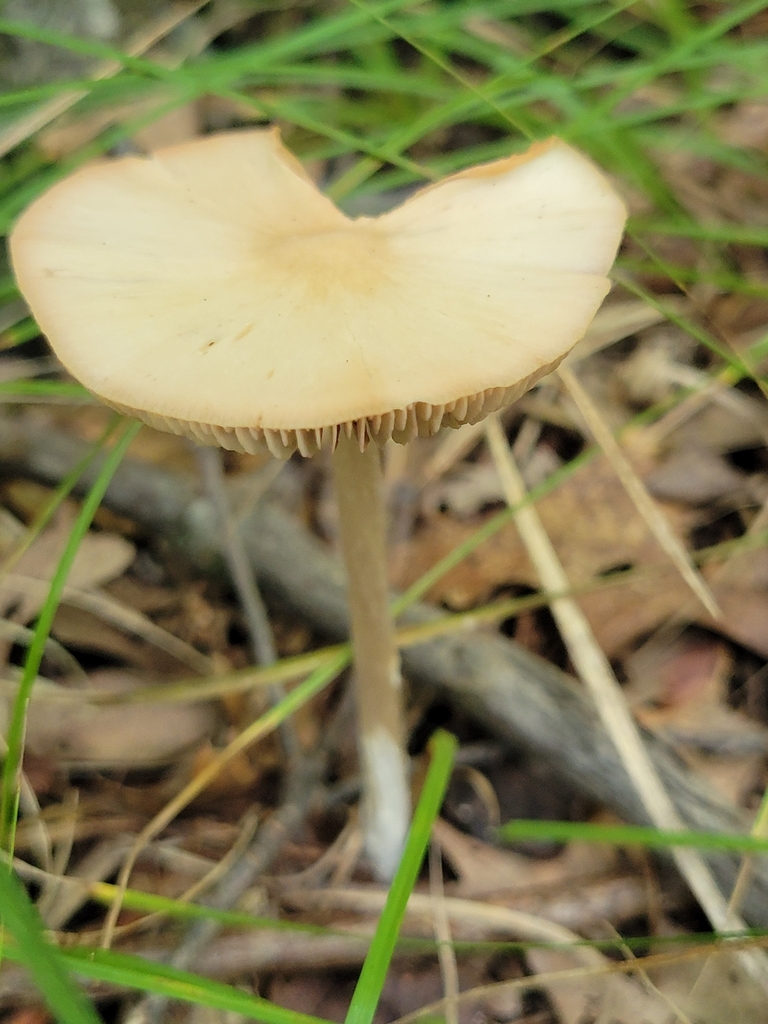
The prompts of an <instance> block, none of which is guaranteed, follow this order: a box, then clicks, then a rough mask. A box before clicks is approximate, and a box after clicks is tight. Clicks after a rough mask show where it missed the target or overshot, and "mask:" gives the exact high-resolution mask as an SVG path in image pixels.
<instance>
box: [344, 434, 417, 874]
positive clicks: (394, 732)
mask: <svg viewBox="0 0 768 1024" xmlns="http://www.w3.org/2000/svg"><path fill="white" fill-rule="evenodd" d="M380 460H381V455H380V451H379V447H378V445H375V444H369V445H368V446H367V447H366V448H365V450H364V451H361V450H360V444H359V442H358V439H357V437H356V436H354V435H352V436H351V437H347V436H346V435H345V434H344V433H343V432H342V434H341V437H340V438H339V443H338V445H337V447H336V450H335V452H334V453H333V474H334V479H335V482H336V499H337V502H338V508H339V526H340V537H341V547H342V552H343V555H344V563H345V565H346V569H347V589H348V594H349V613H350V633H351V637H352V646H353V651H354V681H355V699H356V703H357V721H358V746H359V750H360V768H361V773H362V781H363V817H364V833H365V848H366V852H367V854H368V857H369V859H370V861H371V864H372V866H373V869H374V871H375V873H376V875H377V876H378V877H379V878H380V879H382V880H384V881H386V880H389V879H391V878H392V876H393V875H394V872H395V869H396V867H397V864H398V861H399V858H400V854H401V853H402V848H403V844H404V842H405V834H406V832H407V830H408V822H409V819H410V804H411V800H410V787H409V782H408V757H407V754H406V752H405V749H404V747H403V716H402V699H401V676H400V656H399V654H398V650H397V645H396V643H395V630H394V623H393V621H392V616H391V614H390V611H389V587H388V582H387V560H386V512H385V507H384V496H383V481H382V473H381V461H380Z"/></svg>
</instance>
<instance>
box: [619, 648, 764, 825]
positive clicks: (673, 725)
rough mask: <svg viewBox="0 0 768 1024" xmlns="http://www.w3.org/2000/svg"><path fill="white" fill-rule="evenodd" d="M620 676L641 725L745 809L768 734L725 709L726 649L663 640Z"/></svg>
mask: <svg viewBox="0 0 768 1024" xmlns="http://www.w3.org/2000/svg"><path fill="white" fill-rule="evenodd" d="M625 670H626V672H627V675H628V677H629V683H628V685H627V686H626V687H625V688H624V694H625V696H626V698H627V700H628V701H629V703H630V705H631V706H632V708H633V710H634V713H635V715H636V717H637V718H638V719H639V721H640V722H641V723H642V724H643V725H645V726H646V727H647V728H649V729H653V730H655V731H658V732H661V733H662V734H663V735H665V736H666V737H667V738H668V739H670V740H671V741H672V742H673V743H675V745H676V746H677V747H678V749H680V750H681V752H682V753H683V754H684V756H685V758H686V760H687V761H688V762H689V763H690V764H691V766H692V767H693V768H695V769H696V771H697V773H698V774H699V775H701V776H702V777H704V778H706V779H707V780H708V781H709V782H710V783H711V785H712V786H713V787H714V788H716V789H717V790H718V791H719V792H720V793H722V794H723V795H725V796H727V797H728V799H729V800H731V801H732V802H733V803H735V804H737V805H739V804H741V803H743V801H744V797H745V794H748V793H749V791H750V790H751V789H752V787H753V786H754V784H755V782H756V780H757V779H758V777H759V773H760V768H761V765H762V762H763V758H764V754H765V751H766V749H768V729H766V728H764V727H763V726H761V725H759V724H758V723H757V722H753V721H751V720H750V719H748V718H746V717H745V716H744V715H742V714H741V713H740V712H737V711H733V710H731V708H729V707H728V679H729V677H730V674H731V670H732V664H731V658H730V655H729V652H728V650H727V648H726V647H725V645H724V644H722V643H720V642H718V641H717V640H714V639H711V638H709V637H703V636H701V637H691V636H682V637H674V638H672V639H670V638H669V637H666V636H664V635H662V636H660V637H658V638H656V639H655V640H652V641H650V642H649V643H647V644H645V645H644V647H642V648H640V649H639V650H638V651H636V652H634V653H633V654H632V655H630V656H629V657H628V658H627V659H626V661H625ZM740 750H741V754H739V751H740ZM704 751H712V753H706V752H704ZM718 751H722V753H718Z"/></svg>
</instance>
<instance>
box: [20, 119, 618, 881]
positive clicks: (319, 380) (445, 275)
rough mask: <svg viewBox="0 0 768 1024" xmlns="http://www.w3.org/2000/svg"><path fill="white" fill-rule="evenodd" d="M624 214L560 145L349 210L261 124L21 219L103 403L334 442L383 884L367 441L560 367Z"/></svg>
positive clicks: (453, 420) (262, 436)
mask: <svg viewBox="0 0 768 1024" xmlns="http://www.w3.org/2000/svg"><path fill="white" fill-rule="evenodd" d="M624 221H625V210H624V207H623V205H622V203H621V200H620V199H619V198H618V197H617V195H616V194H615V193H614V191H613V189H612V188H611V186H610V184H609V183H608V181H607V180H606V179H605V178H604V177H603V175H602V174H601V173H600V172H599V171H598V170H597V169H596V168H595V167H594V166H593V165H592V164H591V163H590V162H589V160H587V159H586V158H585V157H583V156H581V155H580V154H579V153H577V152H576V151H575V150H573V149H571V148H570V147H569V146H567V145H565V144H564V143H562V142H560V141H559V140H557V139H552V140H550V141H547V142H543V143H538V144H535V145H533V146H532V147H531V148H530V149H529V150H528V151H527V152H526V153H524V154H522V155H517V156H511V157H508V158H506V159H503V160H497V161H495V162H493V163H489V164H485V165H481V166H477V167H473V168H470V169H469V170H465V171H462V172H460V173H458V174H454V175H453V176H451V177H449V178H447V179H445V180H444V181H442V182H440V183H439V184H437V185H432V186H430V187H427V188H425V189H423V190H422V191H420V192H418V193H417V194H415V195H414V196H413V197H412V198H410V199H408V200H407V201H406V202H405V203H403V205H401V206H399V207H398V208H396V209H394V210H392V211H390V212H388V213H385V214H384V215H382V216H380V217H375V218H370V217H360V218H357V219H354V220H353V219H350V218H348V217H347V216H345V215H344V214H343V213H342V212H341V211H340V210H339V209H338V208H337V207H336V206H334V205H333V203H332V202H331V201H330V200H329V199H328V198H327V197H325V196H324V195H322V194H321V193H320V192H319V191H318V189H317V188H316V186H315V185H314V183H313V182H312V181H311V180H310V178H309V177H308V176H307V174H306V172H305V171H304V170H303V168H302V166H301V164H300V163H299V162H298V161H297V160H296V158H295V157H293V156H292V155H291V154H290V153H289V152H288V151H287V150H286V149H285V148H284V147H283V145H282V143H281V141H280V138H279V135H278V133H277V131H276V130H266V129H260V130H248V131H243V132H231V133H224V134H220V135H214V136H209V137H206V138H202V139H198V140H195V141H193V142H189V143H185V144H183V145H179V146H173V147H170V148H167V149H161V150H158V151H157V152H154V153H153V154H151V155H150V156H148V157H144V156H129V157H122V158H119V159H116V160H105V161H100V162H98V163H93V164H90V165H88V166H86V167H84V168H82V169H81V170H79V171H77V172H76V173H74V174H72V175H71V176H70V177H69V178H66V179H65V180H63V181H61V182H59V183H58V184H56V185H54V186H53V187H52V188H51V189H50V190H49V191H47V192H46V193H44V194H43V195H42V196H41V197H40V198H39V199H37V200H36V201H35V202H34V203H33V204H32V205H31V206H30V207H29V208H28V209H27V210H26V212H25V213H24V214H23V215H22V216H21V218H20V219H19V221H18V223H17V225H16V227H15V230H14V231H13V234H12V237H11V254H12V260H13V266H14V269H15V272H16V276H17V278H18V282H19V286H20V288H21V290H22V292H23V294H24V296H25V298H26V299H27V301H28V302H29V305H30V307H31V309H32V311H33V313H34V315H35V316H36V318H37V320H38V323H39V324H40V326H41V328H42V330H43V331H44V333H45V334H46V335H47V337H48V339H49V341H50V343H51V345H52V346H53V349H54V350H55V352H56V354H57V355H58V356H59V358H60V359H61V361H62V363H63V364H64V366H65V367H66V368H67V369H68V370H69V371H70V372H71V373H72V374H73V375H74V376H75V377H76V378H78V379H79V380H80V381H82V383H83V384H84V385H85V386H86V387H87V388H89V389H90V390H91V391H92V392H93V393H94V394H95V395H97V396H98V397H99V398H101V399H102V400H103V401H105V402H106V403H108V404H109V405H111V406H113V407H114V408H116V409H118V410H120V411H121V412H125V413H127V414H130V415H133V416H138V417H140V418H141V419H142V420H144V421H146V422H147V423H149V424H151V425H152V426H154V427H159V428H161V429H164V430H170V431H173V432H175V433H178V434H185V435H187V436H189V437H191V438H193V439H194V440H196V441H198V442H200V443H202V444H214V445H216V444H218V445H221V446H222V447H224V448H228V449H232V450H235V451H243V452H256V451H257V450H259V449H262V448H263V447H264V446H266V447H267V448H268V449H269V451H270V452H272V454H273V455H276V456H277V457H278V458H286V457H288V456H289V455H291V453H292V452H294V451H295V450H298V451H299V452H300V453H301V454H302V455H305V456H309V455H313V454H314V453H316V452H317V451H319V450H321V449H327V450H330V451H332V452H333V467H334V474H335V482H336V487H337V494H338V501H339V509H340V525H341V539H342V549H343V554H344V560H345V563H346V568H347V574H348V580H349V596H350V612H351V635H352V641H353V648H354V662H355V670H354V675H355V679H356V687H357V689H356V697H357V710H358V716H359V746H360V753H361V766H362V775H363V791H364V809H365V836H366V849H367V852H368V854H369V856H370V858H371V860H372V863H373V866H374V869H375V871H376V873H377V875H378V876H379V877H381V878H383V879H386V878H388V877H391V875H392V874H393V872H394V869H395V867H396V865H397V861H398V857H399V854H400V851H401V848H402V844H403V841H404V836H405V832H406V830H407V823H408V816H409V807H410V798H409V784H408V770H407V769H408V761H407V757H406V755H405V753H404V751H403V745H402V732H403V727H402V713H401V707H400V705H401V697H400V673H399V659H398V657H397V652H396V647H395V643H394V630H393V624H392V621H391V616H390V614H389V611H388V589H387V578H386V571H385V546H384V544H385V542H384V532H385V531H384V524H385V515H384V510H383V502H382V488H381V479H380V456H379V446H381V445H383V444H384V443H385V442H386V441H389V440H390V439H391V440H394V441H397V442H399V443H401V444H404V443H406V442H407V441H410V440H411V439H412V438H414V437H416V436H417V435H431V434H434V433H436V432H437V431H438V430H440V428H441V427H444V426H451V427H457V426H459V425H461V424H463V423H474V422H477V421H478V420H480V419H482V418H483V417H484V416H486V415H488V414H489V413H491V412H493V411H495V410H497V409H500V408H501V407H502V406H505V405H507V404H508V403H509V402H511V401H513V400H514V399H516V398H517V397H518V396H519V395H521V394H522V393H523V392H524V391H526V390H527V389H528V388H530V387H531V386H532V385H533V384H534V383H535V382H536V381H537V380H538V379H539V378H540V377H542V376H543V375H544V374H546V373H548V372H549V371H550V370H552V369H553V368H554V367H555V366H556V365H557V364H558V363H559V361H560V360H561V359H562V358H563V357H564V356H565V354H566V353H567V352H568V350H569V349H570V348H571V347H572V346H573V345H574V344H575V343H576V342H577V341H578V340H579V339H580V338H581V337H582V336H583V334H584V333H585V331H586V329H587V326H588V324H589V322H590V321H591V319H592V317H593V316H594V314H595V312H596V311H597V309H598V307H599V305H600V303H601V302H602V300H603V298H604V297H605V295H606V293H607V291H608V288H609V282H608V280H607V277H606V274H607V272H608V270H609V268H610V266H611V264H612V262H613V259H614V257H615V254H616V250H617V247H618V244H619V241H620V238H621V233H622V230H623V225H624ZM371 442H375V443H371Z"/></svg>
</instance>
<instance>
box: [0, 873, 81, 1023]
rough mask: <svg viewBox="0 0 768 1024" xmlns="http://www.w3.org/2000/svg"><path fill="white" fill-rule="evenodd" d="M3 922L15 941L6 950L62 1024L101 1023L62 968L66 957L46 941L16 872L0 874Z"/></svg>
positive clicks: (0, 900) (38, 919)
mask: <svg viewBox="0 0 768 1024" xmlns="http://www.w3.org/2000/svg"><path fill="white" fill-rule="evenodd" d="M0 904H2V908H3V909H2V922H3V926H4V927H5V928H7V929H8V931H9V932H10V933H11V935H12V936H13V937H14V939H15V943H14V944H13V948H12V949H9V950H6V952H8V953H9V954H10V955H11V957H12V958H13V959H15V960H19V961H20V962H21V963H23V964H24V966H25V967H26V968H27V970H28V971H29V973H30V974H31V975H32V977H33V978H34V980H35V983H36V984H37V987H38V988H39V989H40V992H41V993H42V996H43V998H44V999H45V1001H46V1003H47V1005H48V1007H49V1008H50V1010H51V1012H52V1013H53V1014H54V1016H55V1017H56V1019H57V1020H59V1021H61V1022H62V1024H99V1017H98V1015H97V1014H96V1012H95V1010H94V1009H93V1007H92V1006H91V1004H90V1003H89V1002H88V1000H87V999H86V998H85V996H84V995H83V993H82V992H81V991H80V989H79V988H78V987H77V985H75V983H74V982H73V981H72V980H71V979H70V978H69V977H68V975H67V973H66V972H65V970H64V969H63V967H62V956H61V954H60V953H59V951H58V950H57V949H56V947H55V946H51V945H50V944H49V943H48V942H47V941H46V939H45V935H44V934H43V928H42V925H41V923H40V918H39V917H38V914H37V911H36V910H35V908H34V906H33V905H32V903H31V901H30V899H29V897H28V896H27V893H26V891H25V889H24V887H23V886H22V885H21V883H20V882H19V880H18V878H17V877H16V875H15V873H14V872H12V871H10V872H9V871H5V870H1V871H0Z"/></svg>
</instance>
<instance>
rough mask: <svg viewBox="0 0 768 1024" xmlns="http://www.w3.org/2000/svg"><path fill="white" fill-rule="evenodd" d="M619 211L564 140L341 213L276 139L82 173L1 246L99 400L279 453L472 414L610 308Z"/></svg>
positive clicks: (96, 166)
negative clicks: (383, 204) (388, 201)
mask: <svg viewBox="0 0 768 1024" xmlns="http://www.w3.org/2000/svg"><path fill="white" fill-rule="evenodd" d="M625 218H626V213H625V209H624V206H623V204H622V202H621V200H620V199H619V198H618V196H617V195H616V194H615V192H614V191H613V189H612V187H611V185H610V184H609V183H608V181H607V180H606V179H605V177H603V175H602V174H601V173H600V172H599V171H598V170H597V169H596V168H595V167H594V165H593V164H592V163H590V161H589V160H587V159H586V158H585V157H583V156H582V155H580V154H579V153H577V152H576V151H575V150H573V149H571V148H570V147H569V146H566V145H565V144H564V143H562V142H560V141H559V140H557V139H552V140H550V141H548V142H544V143H538V144H535V145H533V146H532V147H531V148H530V149H529V150H528V151H527V152H526V153H524V154H523V155H521V156H512V157H509V158H507V159H503V160H497V161H495V162H493V163H489V164H484V165H480V166H477V167H473V168H471V169H469V170H466V171H462V172H460V173H458V174H454V175H452V176H451V177H449V178H446V179H445V180H444V181H442V182H440V183H439V184H437V185H432V186H430V187H427V188H425V189H422V190H421V191H419V192H417V193H416V194H415V195H414V196H413V197H412V198H410V199H408V200H407V201H406V202H405V203H403V204H402V205H401V206H399V207H397V208H396V209H394V210H391V211H390V212H388V213H385V214H384V215H382V216H380V217H375V218H370V217H360V218H357V219H350V218H348V217H347V216H345V215H344V214H343V213H342V212H341V211H340V210H339V209H338V208H337V207H336V206H334V205H333V203H332V202H331V201H330V200H329V199H328V198H327V197H325V196H324V195H322V193H320V192H319V191H318V189H317V188H316V186H315V185H314V184H313V182H312V181H311V180H310V178H309V177H308V176H307V174H306V173H305V172H304V170H303V168H302V167H301V164H300V163H299V162H298V161H297V160H296V159H295V158H294V157H293V156H292V155H291V154H290V153H289V152H288V151H287V150H286V149H285V148H284V146H283V145H282V143H281V141H280V138H279V134H278V132H277V131H276V130H264V129H260V130H250V131H244V132H229V133H223V134H220V135H213V136H208V137H205V138H202V139H198V140H195V141H193V142H189V143H185V144H183V145H179V146H172V147H169V148H167V149H161V150H158V151H156V152H154V153H153V154H151V155H150V156H147V157H144V156H129V157H122V158H120V159H116V160H105V161H100V162H98V163H93V164H89V165H88V166H86V167H84V168H83V169H81V170H79V171H77V172H76V173H74V174H72V175H71V176H70V177H68V178H66V179H64V180H63V181H61V182H59V183H58V184H56V185H54V186H53V187H52V188H51V189H50V190H49V191H47V192H45V193H44V194H43V195H42V196H41V197H40V198H39V199H38V200H36V201H35V202H34V203H33V204H32V205H31V206H30V207H29V208H28V209H27V210H26V212H25V213H24V214H23V215H22V216H21V218H20V219H19V221H18V222H17V224H16V227H15V229H14V231H13V233H12V236H11V240H10V247H11V257H12V261H13V266H14V269H15V272H16V276H17V279H18V282H19V286H20V288H21V290H22V293H23V294H24V296H25V298H26V299H27V301H28V302H29V305H30V307H31V309H32V311H33V313H34V315H35V317H36V318H37V321H38V323H39V324H40V327H41V328H42V330H43V331H44V333H45V334H46V335H47V337H48V339H49V341H50V343H51V345H52V347H53V349H54V350H55V352H56V354H57V355H58V356H59V358H60V359H61V361H62V363H63V364H64V366H65V367H66V368H67V369H68V370H69V371H70V372H71V373H72V374H73V375H74V376H75V377H76V378H78V379H79V380H80V381H82V383H83V384H84V385H85V386H86V387H87V388H89V389H90V390H91V391H92V392H94V394H96V395H97V396H99V397H100V398H101V399H103V400H104V401H105V402H107V403H108V404H109V405H111V406H114V407H115V408H117V409H119V410H121V411H124V412H128V413H131V414H133V415H136V416H138V417H140V418H141V419H143V420H145V421H146V422H148V423H151V424H152V425H153V426H158V427H161V428H163V429H166V430H172V431H175V432H176V433H183V434H187V435H189V436H191V437H193V438H194V439H195V440H197V441H201V442H204V443H209V444H220V445H222V446H223V447H225V448H230V449H234V450H241V451H250V452H252V451H255V450H258V449H259V448H261V447H263V445H264V444H266V445H267V446H268V447H269V449H270V450H271V451H272V452H273V453H274V454H276V455H281V456H286V455H288V454H290V453H291V452H292V451H293V450H295V449H296V448H297V447H298V448H299V450H300V451H301V452H302V453H303V454H306V455H308V454H312V453H313V452H314V451H316V450H317V449H318V448H320V447H333V446H334V445H335V443H336V440H337V439H338V434H339V430H340V429H343V430H345V431H346V433H347V434H352V433H355V434H356V435H357V436H358V438H359V440H360V443H361V445H364V444H366V443H367V442H368V440H370V439H373V440H376V441H379V442H383V441H384V440H386V439H387V438H389V437H394V439H395V440H397V441H407V440H410V439H411V437H413V436H415V435H416V434H418V433H422V434H425V433H426V434H429V433H434V432H435V431H437V430H438V429H439V428H440V427H441V426H442V425H446V424H447V425H451V426H458V425H460V424H461V423H465V422H476V421H477V420H479V419H481V418H482V417H483V416H485V415H487V414H488V413H490V412H492V411H494V410H495V409H498V408H500V407H502V406H503V405H505V404H507V403H508V402H510V401H512V400H513V399H515V398H516V397H518V396H519V395H520V394H522V393H523V392H524V391H525V390H527V388H529V387H530V386H531V385H532V384H533V383H534V382H535V381H536V380H537V379H538V378H539V377H541V376H543V375H544V374H546V373H548V372H549V371H550V370H551V369H553V368H554V367H555V366H556V365H557V364H558V362H559V361H560V360H561V359H562V358H563V356H564V355H565V354H566V353H567V352H568V351H569V349H570V348H571V347H572V346H573V345H574V344H575V343H576V342H577V341H578V340H579V339H580V338H581V337H582V336H583V335H584V333H585V331H586V329H587V327H588V325H589V323H590V321H591V319H592V317H593V316H594V314H595V312H596V311H597V309H598V307H599V306H600V303H601V302H602V300H603V298H604V297H605V295H606V293H607V291H608V288H609V282H608V280H607V277H606V274H607V272H608V270H609V268H610V266H611V264H612V262H613V260H614V257H615V254H616V250H617V247H618V245H619V241H620V239H621V234H622V231H623V227H624V221H625Z"/></svg>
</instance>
